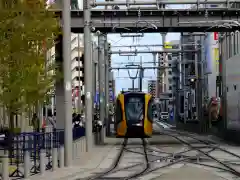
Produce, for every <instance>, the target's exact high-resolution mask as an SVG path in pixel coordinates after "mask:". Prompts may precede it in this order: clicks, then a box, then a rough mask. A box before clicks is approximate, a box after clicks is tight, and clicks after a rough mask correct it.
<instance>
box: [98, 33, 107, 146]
mask: <svg viewBox="0 0 240 180" xmlns="http://www.w3.org/2000/svg"><path fill="white" fill-rule="evenodd" d="M104 45H105V36H104V35H103V34H101V35H99V36H98V70H99V72H98V74H99V76H98V77H99V112H100V121H101V122H102V123H103V124H104V119H105V108H104V106H105V95H106V93H105V55H104ZM100 135H101V143H103V142H104V136H105V131H104V128H102V129H101V134H100Z"/></svg>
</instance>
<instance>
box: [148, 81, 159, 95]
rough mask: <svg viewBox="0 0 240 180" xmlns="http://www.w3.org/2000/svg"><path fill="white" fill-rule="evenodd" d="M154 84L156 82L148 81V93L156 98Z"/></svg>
mask: <svg viewBox="0 0 240 180" xmlns="http://www.w3.org/2000/svg"><path fill="white" fill-rule="evenodd" d="M156 83H157V82H156V80H149V81H148V93H149V94H151V95H152V96H153V97H156Z"/></svg>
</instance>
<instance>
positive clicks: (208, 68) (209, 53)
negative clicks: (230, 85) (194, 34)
mask: <svg viewBox="0 0 240 180" xmlns="http://www.w3.org/2000/svg"><path fill="white" fill-rule="evenodd" d="M211 38H212V36H211V33H208V34H207V37H206V39H205V42H204V49H205V58H206V61H207V64H206V69H205V73H206V74H211V73H212V71H213V59H212V46H211Z"/></svg>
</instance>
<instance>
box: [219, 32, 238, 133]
mask: <svg viewBox="0 0 240 180" xmlns="http://www.w3.org/2000/svg"><path fill="white" fill-rule="evenodd" d="M220 49H221V51H220V55H221V58H222V61H225V63H226V74H223V76H226V95H227V97H226V100H227V104H226V105H227V109H226V110H227V111H226V112H227V128H228V129H238V130H239V129H240V113H239V112H240V99H239V97H240V75H239V67H240V61H239V59H240V33H239V32H235V33H225V34H223V39H222V40H221V43H220ZM220 69H221V68H220Z"/></svg>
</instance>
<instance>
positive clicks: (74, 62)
mask: <svg viewBox="0 0 240 180" xmlns="http://www.w3.org/2000/svg"><path fill="white" fill-rule="evenodd" d="M78 63H79V64H78ZM78 65H80V68H83V62H82V61H76V59H74V60H72V69H71V70H74V69H75V68H76V67H78Z"/></svg>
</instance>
